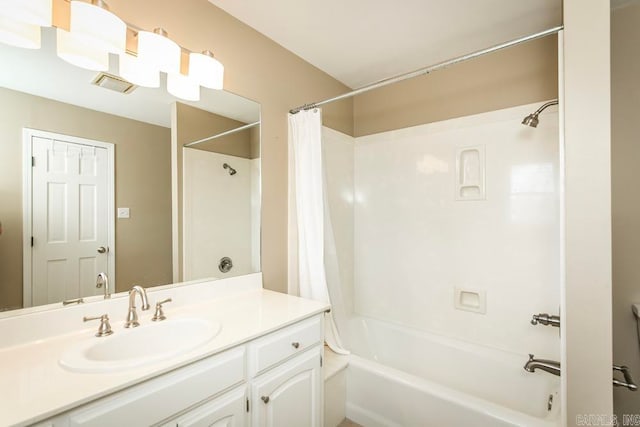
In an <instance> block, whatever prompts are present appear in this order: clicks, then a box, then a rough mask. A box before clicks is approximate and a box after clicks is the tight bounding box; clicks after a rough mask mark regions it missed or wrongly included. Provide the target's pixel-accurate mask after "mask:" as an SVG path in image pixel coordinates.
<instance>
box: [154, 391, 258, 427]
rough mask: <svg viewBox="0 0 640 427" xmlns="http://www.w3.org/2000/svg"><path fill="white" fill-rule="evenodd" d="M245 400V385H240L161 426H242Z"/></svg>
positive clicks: (244, 415)
mask: <svg viewBox="0 0 640 427" xmlns="http://www.w3.org/2000/svg"><path fill="white" fill-rule="evenodd" d="M246 402H247V391H246V386H241V387H238V388H236V389H235V390H233V391H230V392H227V393H225V394H223V395H222V396H219V397H216V398H215V399H213V400H211V401H209V402H207V403H203V404H202V405H200V406H198V407H197V408H195V409H192V410H191V411H189V412H188V413H186V414H184V415H182V416H181V417H179V418H176V419H174V420H172V421H169V422H168V423H166V424H163V425H162V427H211V426H214V427H223V426H224V427H243V426H246V425H247V412H246V411H247V409H246V408H247V407H246V405H247V403H246Z"/></svg>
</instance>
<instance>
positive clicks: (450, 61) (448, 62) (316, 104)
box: [289, 25, 564, 114]
mask: <svg viewBox="0 0 640 427" xmlns="http://www.w3.org/2000/svg"><path fill="white" fill-rule="evenodd" d="M563 28H564V26H562V25H560V26H558V27H553V28H549V29H548V30H544V31H541V32H539V33H535V34H530V35H528V36H525V37H521V38H519V39H515V40H511V41H508V42H505V43H501V44H498V45H495V46H491V47H488V48H486V49H483V50H479V51H476V52H473V53H468V54H466V55H463V56H459V57H457V58H453V59H448V60H446V61H444V62H440V63H438V64H435V65H430V66H428V67H425V68H420V69H419V70H415V71H411V72H409V73H406V74H400V75H398V76H395V77H390V78H387V79H384V80H379V81H377V82H375V83H371V84H369V85H367V86H363V87H361V88H360V89H355V90H353V91H351V92H347V93H344V94H342V95H338V96H336V97H333V98H329V99H325V100H324V101H320V102H314V103H311V104H304V105H302V106H300V107H297V108H294V109H292V110H289V113H291V114H296V113H298V112H300V111H302V110H310V109H312V108H315V107H319V106H321V105H324V104H329V103H330V102H335V101H340V100H342V99H345V98H351V97H353V96H356V95H360V94H361V93H365V92H369V91H370V90H374V89H378V88H381V87H384V86H387V85H390V84H393V83H398V82H401V81H403V80H407V79H412V78H414V77H419V76H422V75H425V74H429V73H432V72H434V71H437V70H440V69H442V68H445V67H449V66H451V65H455V64H458V63H460V62H464V61H468V60H469V59H473V58H477V57H478V56H482V55H486V54H487V53H492V52H496V51H498V50H501V49H505V48H508V47H512V46H516V45H519V44H521V43H526V42H528V41H532V40H536V39H539V38H542V37H546V36H549V35H551V34H556V33H558V32H560V31H562V29H563Z"/></svg>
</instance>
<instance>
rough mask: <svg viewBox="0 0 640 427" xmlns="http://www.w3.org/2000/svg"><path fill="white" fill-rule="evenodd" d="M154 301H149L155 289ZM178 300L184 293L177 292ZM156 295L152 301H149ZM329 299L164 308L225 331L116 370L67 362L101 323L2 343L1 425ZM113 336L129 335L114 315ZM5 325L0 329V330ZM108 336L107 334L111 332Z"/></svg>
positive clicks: (143, 376)
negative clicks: (63, 359) (73, 367)
mask: <svg viewBox="0 0 640 427" xmlns="http://www.w3.org/2000/svg"><path fill="white" fill-rule="evenodd" d="M149 295H150V299H151V293H150V294H149ZM172 295H173V298H174V301H175V300H176V298H177V299H178V300H179V299H180V296H179V294H176V293H175V292H173V293H172ZM154 300H155V298H154V299H152V301H151V303H153V301H154ZM328 308H329V306H328V305H327V304H324V303H320V302H316V301H311V300H305V299H302V298H298V297H293V296H290V295H285V294H281V293H277V292H272V291H268V290H263V289H261V288H260V289H250V290H246V289H243V290H242V291H241V292H240V293H236V294H231V295H225V296H219V297H215V298H212V299H208V300H205V301H199V302H197V303H189V304H183V305H180V304H175V305H174V306H173V307H172V306H171V304H167V305H166V306H165V310H164V311H165V314H166V316H167V320H166V322H170V321H171V319H177V318H183V317H197V318H201V319H208V320H212V321H218V322H220V323H221V324H222V329H221V331H220V333H219V334H218V335H217V336H216V337H215V338H214V339H213V340H212V341H210V342H208V343H207V344H205V345H203V346H201V347H199V348H197V349H195V350H192V351H190V352H187V353H184V354H181V355H179V356H176V357H173V358H171V359H168V360H164V361H160V362H156V363H153V364H149V365H146V366H142V367H138V368H134V369H130V370H126V371H123V372H116V373H99V374H94V373H74V372H70V371H68V370H66V369H64V368H62V367H61V366H60V365H59V364H58V360H59V358H60V356H61V354H62V353H63V352H65V351H66V350H68V349H69V348H71V347H72V346H74V345H77V344H79V343H80V342H82V341H85V340H87V339H96V340H98V339H105V338H96V337H93V334H94V333H95V330H97V324H95V325H94V324H91V327H90V328H87V326H86V325H82V330H75V331H73V332H71V333H67V334H65V335H54V336H51V337H47V338H44V339H37V340H35V341H31V342H26V343H21V344H19V345H14V346H12V347H5V348H1V349H0V382H1V383H0V425H2V426H10V425H19V426H22V425H29V424H32V423H35V422H38V421H41V420H44V419H46V418H49V417H51V416H54V415H57V414H60V413H62V412H64V411H67V410H69V409H72V408H74V407H77V406H79V405H82V404H84V403H88V402H90V401H93V400H95V399H98V398H100V397H102V396H105V395H108V394H111V393H113V392H116V391H119V390H122V389H125V388H127V387H130V386H132V385H134V384H136V383H139V382H142V381H144V380H147V379H150V378H153V377H155V376H158V375H160V374H163V373H165V372H168V371H171V370H173V369H175V368H178V367H181V366H184V365H186V364H189V363H191V362H194V361H196V360H200V359H202V358H204V357H208V356H211V355H213V354H216V353H219V352H221V351H223V350H226V349H229V348H231V347H234V346H237V345H239V344H242V343H244V342H246V341H249V340H251V339H254V338H256V337H258V336H260V335H264V334H266V333H269V332H271V331H274V330H276V329H279V328H281V327H283V326H286V325H289V324H291V323H295V322H297V321H299V320H301V319H304V318H307V317H310V316H313V315H316V314H318V313H321V312H323V311H325V310H327V309H328ZM138 314H139V316H140V323H141V326H140V328H143V327H144V326H145V324H150V323H151V316H152V315H153V309H151V310H148V311H144V312H143V311H139V312H138ZM110 317H111V319H112V322H111V323H112V327H113V330H114V335H115V334H120V333H126V332H127V330H126V329H124V327H123V323H124V322H123V320H124V318H123V319H122V320H119V319H118V318H116V317H114V315H110ZM0 330H1V329H0ZM106 339H108V338H106Z"/></svg>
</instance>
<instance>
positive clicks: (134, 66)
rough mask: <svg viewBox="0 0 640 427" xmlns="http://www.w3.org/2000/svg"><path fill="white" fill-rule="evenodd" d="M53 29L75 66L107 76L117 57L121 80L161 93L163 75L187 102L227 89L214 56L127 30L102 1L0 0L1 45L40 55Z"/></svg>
mask: <svg viewBox="0 0 640 427" xmlns="http://www.w3.org/2000/svg"><path fill="white" fill-rule="evenodd" d="M49 26H53V27H54V28H56V40H57V46H56V53H57V55H58V56H59V57H60V58H62V59H63V60H65V61H66V62H69V63H70V64H73V65H75V66H78V67H81V68H85V69H89V70H93V71H107V70H108V69H109V60H110V54H112V53H113V54H116V55H118V56H119V68H120V72H119V74H120V76H121V77H122V78H123V79H125V80H127V81H128V82H131V83H133V84H134V85H137V86H144V87H151V88H157V87H159V86H160V72H164V73H166V74H167V91H168V92H169V93H170V94H172V95H174V96H176V97H178V98H181V99H185V100H189V101H197V100H199V99H200V86H204V87H207V88H211V89H218V90H220V89H222V87H223V80H224V66H223V65H222V64H221V63H220V61H218V60H217V59H216V58H214V57H213V54H212V53H211V52H210V51H204V52H202V53H195V52H191V51H189V50H187V49H184V48H182V47H180V46H179V45H178V44H177V43H176V42H174V41H173V40H171V39H170V38H169V37H168V35H167V32H166V31H165V30H164V29H162V28H156V29H155V30H153V31H152V32H151V31H145V30H141V29H139V28H136V27H135V26H133V25H128V24H127V23H125V22H124V21H123V20H122V19H120V18H119V17H118V16H116V15H115V14H113V13H111V12H110V11H109V7H108V6H107V4H106V2H105V1H104V0H0V43H6V44H9V45H13V46H18V47H23V48H31V49H37V48H39V47H40V45H41V33H42V29H41V27H49ZM128 35H132V38H129V39H128V38H127V36H128ZM133 37H135V39H134V38H133ZM127 42H130V43H127Z"/></svg>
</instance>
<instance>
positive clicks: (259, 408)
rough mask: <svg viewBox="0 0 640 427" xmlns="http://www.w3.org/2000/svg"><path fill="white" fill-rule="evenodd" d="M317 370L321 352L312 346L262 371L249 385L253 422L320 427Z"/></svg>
mask: <svg viewBox="0 0 640 427" xmlns="http://www.w3.org/2000/svg"><path fill="white" fill-rule="evenodd" d="M320 374H321V368H320V352H319V351H318V350H316V349H313V350H310V351H308V352H307V353H306V354H303V355H300V356H297V357H296V358H294V359H292V360H290V361H289V362H287V363H285V364H284V365H282V366H281V367H279V368H276V369H275V370H273V371H271V372H268V373H266V374H264V375H261V376H260V377H259V379H258V380H257V381H256V382H255V383H254V384H253V386H252V393H251V395H252V399H253V406H252V409H251V411H252V412H253V415H252V417H253V423H252V425H254V426H261V427H319V426H320V420H321V416H320V413H321V409H322V396H321V393H322V384H321V381H320Z"/></svg>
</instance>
